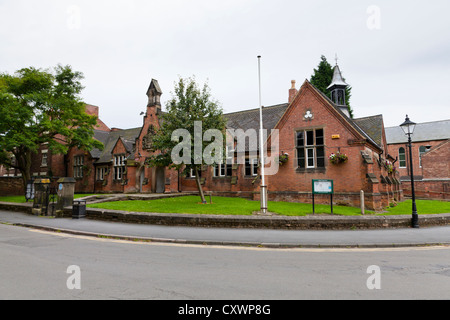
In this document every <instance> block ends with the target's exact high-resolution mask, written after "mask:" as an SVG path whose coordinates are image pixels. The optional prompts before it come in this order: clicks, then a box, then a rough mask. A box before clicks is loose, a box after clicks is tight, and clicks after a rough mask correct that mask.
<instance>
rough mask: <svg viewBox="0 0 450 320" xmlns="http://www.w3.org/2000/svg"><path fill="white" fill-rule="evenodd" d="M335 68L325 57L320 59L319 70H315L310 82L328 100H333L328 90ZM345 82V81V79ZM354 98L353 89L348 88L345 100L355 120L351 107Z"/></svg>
mask: <svg viewBox="0 0 450 320" xmlns="http://www.w3.org/2000/svg"><path fill="white" fill-rule="evenodd" d="M333 73H334V68H333V67H332V66H331V64H329V63H328V61H327V58H326V57H325V56H323V55H322V56H321V57H320V63H319V65H318V66H317V69H314V74H313V75H312V76H311V79H310V82H311V83H312V84H313V85H314V86H315V87H316V88H317V89H319V90H320V91H322V92H323V93H324V94H325V95H326V96H327V97H328V98H330V99H331V92H330V91H329V90H328V89H327V88H328V87H329V86H330V84H331V82H332V81H333ZM344 81H345V79H344ZM351 96H352V88H351V87H350V86H348V87H347V88H346V90H345V100H346V104H347V106H348V110H349V113H350V117H351V118H353V110H352V107H351V106H350V98H351Z"/></svg>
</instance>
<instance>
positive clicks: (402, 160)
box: [398, 147, 406, 168]
mask: <svg viewBox="0 0 450 320" xmlns="http://www.w3.org/2000/svg"><path fill="white" fill-rule="evenodd" d="M398 160H399V167H400V168H406V152H405V148H403V147H401V148H400V149H398Z"/></svg>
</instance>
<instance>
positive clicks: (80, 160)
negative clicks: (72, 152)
mask: <svg viewBox="0 0 450 320" xmlns="http://www.w3.org/2000/svg"><path fill="white" fill-rule="evenodd" d="M83 165H84V156H75V157H74V158H73V177H74V178H76V179H81V178H83Z"/></svg>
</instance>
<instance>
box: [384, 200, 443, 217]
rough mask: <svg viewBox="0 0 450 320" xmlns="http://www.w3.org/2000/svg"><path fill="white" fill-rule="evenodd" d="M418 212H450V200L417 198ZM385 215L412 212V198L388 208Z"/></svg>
mask: <svg viewBox="0 0 450 320" xmlns="http://www.w3.org/2000/svg"><path fill="white" fill-rule="evenodd" d="M416 207H417V213H418V214H419V215H421V214H436V213H450V201H439V200H416ZM387 211H388V212H387V213H385V215H399V214H412V200H406V201H403V202H400V203H398V205H397V206H396V207H393V208H388V209H387Z"/></svg>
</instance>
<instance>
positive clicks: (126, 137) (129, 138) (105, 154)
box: [91, 127, 142, 163]
mask: <svg viewBox="0 0 450 320" xmlns="http://www.w3.org/2000/svg"><path fill="white" fill-rule="evenodd" d="M141 129H142V128H141V127H139V128H133V129H127V130H118V131H110V132H105V131H99V130H95V133H94V138H95V139H97V140H99V141H100V142H102V143H103V145H104V149H103V151H100V150H98V149H93V150H92V151H91V155H92V157H93V158H94V159H98V160H97V161H96V163H109V162H111V160H112V151H113V149H114V147H115V146H116V144H117V142H118V141H119V139H120V140H122V142H123V144H124V145H125V148H126V150H127V152H130V153H131V152H133V148H134V144H135V141H136V138H137V137H138V136H139V134H140V132H141Z"/></svg>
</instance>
